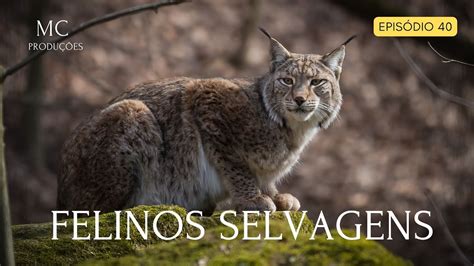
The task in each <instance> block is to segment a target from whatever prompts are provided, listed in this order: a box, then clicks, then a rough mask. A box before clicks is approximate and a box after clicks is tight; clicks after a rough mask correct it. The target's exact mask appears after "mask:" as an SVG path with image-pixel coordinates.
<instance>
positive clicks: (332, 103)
mask: <svg viewBox="0 0 474 266" xmlns="http://www.w3.org/2000/svg"><path fill="white" fill-rule="evenodd" d="M260 30H261V31H262V32H263V33H264V34H265V35H266V36H267V37H268V38H269V39H270V53H271V57H272V61H271V65H270V72H269V73H268V74H267V79H266V84H265V87H264V88H263V98H264V103H265V106H266V108H267V110H268V112H269V113H270V116H271V117H272V119H274V120H275V121H277V122H279V123H282V122H283V121H286V122H289V123H293V124H295V123H296V124H298V123H303V122H306V121H307V122H310V123H314V125H315V126H316V125H319V126H320V127H323V128H327V127H328V126H329V125H330V124H331V122H332V121H333V120H334V119H335V118H336V117H337V114H338V112H339V110H340V108H341V104H342V94H341V91H340V88H339V78H340V76H341V72H342V62H343V60H344V55H345V45H346V44H347V43H348V42H349V41H350V40H352V39H353V38H354V37H355V36H353V37H351V38H350V39H349V40H348V41H346V42H345V43H344V44H342V45H341V46H339V47H338V48H336V49H335V50H333V51H332V52H330V53H328V54H325V55H317V54H296V53H291V52H289V51H288V50H287V49H286V48H285V47H284V46H283V45H282V44H281V43H279V42H278V41H277V40H276V39H274V38H272V37H271V36H270V35H269V34H268V33H267V32H266V31H265V30H263V29H260Z"/></svg>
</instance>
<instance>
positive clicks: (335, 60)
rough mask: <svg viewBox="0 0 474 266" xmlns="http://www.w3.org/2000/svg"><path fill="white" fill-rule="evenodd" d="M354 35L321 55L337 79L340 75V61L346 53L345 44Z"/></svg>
mask: <svg viewBox="0 0 474 266" xmlns="http://www.w3.org/2000/svg"><path fill="white" fill-rule="evenodd" d="M355 37H356V35H354V36H352V37H350V38H349V39H347V41H345V42H344V43H343V44H342V45H341V46H339V47H338V48H336V49H335V50H333V51H332V52H330V53H328V54H326V55H325V56H323V62H324V64H325V65H326V66H327V67H329V69H331V70H332V71H333V72H334V75H335V76H336V79H337V80H339V78H340V77H341V72H342V62H343V61H344V56H345V55H346V45H347V44H348V43H349V42H350V41H352V40H353V39H354V38H355Z"/></svg>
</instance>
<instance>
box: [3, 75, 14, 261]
mask: <svg viewBox="0 0 474 266" xmlns="http://www.w3.org/2000/svg"><path fill="white" fill-rule="evenodd" d="M3 71H4V70H3V67H2V66H0V73H3ZM4 130H5V128H4V127H3V80H0V265H6V266H10V265H15V258H14V256H13V239H12V229H11V222H10V203H9V200H8V182H7V173H6V168H5V154H4V151H5V143H4V142H3V135H4Z"/></svg>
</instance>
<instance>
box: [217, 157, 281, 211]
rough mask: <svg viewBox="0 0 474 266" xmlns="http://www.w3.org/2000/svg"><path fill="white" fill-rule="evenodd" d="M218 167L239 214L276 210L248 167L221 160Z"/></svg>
mask: <svg viewBox="0 0 474 266" xmlns="http://www.w3.org/2000/svg"><path fill="white" fill-rule="evenodd" d="M218 167H219V168H220V172H221V175H222V176H223V177H224V179H225V180H224V181H225V183H226V186H227V189H228V191H229V192H230V195H231V197H232V206H233V207H234V209H235V210H236V211H237V212H242V211H246V210H256V211H272V212H273V211H275V210H276V206H275V204H274V203H273V200H272V199H271V198H270V197H269V196H268V195H266V194H262V193H261V191H260V189H259V187H258V184H257V179H256V178H255V177H254V176H253V175H252V174H251V172H250V171H249V170H248V168H247V167H246V166H244V165H242V164H239V163H235V162H231V161H229V160H225V161H224V160H219V163H218Z"/></svg>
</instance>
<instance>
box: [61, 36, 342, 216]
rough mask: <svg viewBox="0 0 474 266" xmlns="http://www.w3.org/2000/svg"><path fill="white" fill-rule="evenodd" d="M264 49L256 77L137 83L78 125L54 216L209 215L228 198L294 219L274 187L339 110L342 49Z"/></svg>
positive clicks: (290, 204) (285, 197)
mask: <svg viewBox="0 0 474 266" xmlns="http://www.w3.org/2000/svg"><path fill="white" fill-rule="evenodd" d="M268 36H269V35H268ZM269 39H270V43H271V46H270V47H271V49H270V51H271V54H272V61H271V64H270V71H269V72H268V73H266V74H265V75H263V76H262V77H259V78H255V79H222V78H215V79H190V78H173V79H166V80H162V81H158V82H150V83H143V84H140V85H137V86H136V87H134V88H133V89H131V90H129V91H126V92H124V93H123V94H121V95H120V96H118V97H117V98H115V99H113V100H112V101H111V102H110V104H109V105H108V106H107V107H105V108H104V109H103V110H101V111H99V112H97V113H96V114H94V115H93V116H92V117H91V118H90V119H89V120H87V121H85V122H84V123H82V124H81V125H80V126H79V127H78V128H77V129H76V130H75V131H74V132H73V134H72V137H71V138H70V139H69V140H68V141H67V143H66V144H65V148H64V152H63V156H62V171H61V175H60V178H59V186H58V205H59V208H61V209H85V210H102V211H112V210H116V209H122V208H126V207H132V206H135V205H139V204H177V205H181V206H184V207H185V208H187V209H193V210H194V209H197V210H202V211H204V212H205V213H208V214H209V213H212V211H213V210H214V208H215V206H216V204H217V203H218V202H219V201H221V200H223V199H225V198H226V197H230V198H231V201H232V204H233V207H234V208H235V209H237V210H239V211H241V210H275V209H279V210H297V209H299V207H300V204H299V202H298V200H297V199H296V198H295V197H293V196H292V195H290V194H279V193H278V190H277V189H276V185H275V184H276V182H277V181H278V180H279V179H281V178H282V177H283V176H285V175H286V174H287V173H288V172H289V171H290V170H291V168H292V167H293V166H294V165H295V163H296V162H297V160H298V158H299V156H300V154H301V152H302V151H303V148H304V147H305V146H306V145H307V143H308V142H309V140H311V138H312V137H313V136H314V135H315V134H316V133H317V132H318V131H319V130H320V129H321V128H327V127H328V126H329V125H330V124H331V122H332V121H333V120H334V119H335V118H336V116H337V114H338V112H339V110H340V106H341V104H342V96H341V92H340V89H339V77H340V74H341V66H342V61H343V59H344V45H342V46H340V47H339V48H337V49H336V50H334V51H333V52H331V53H329V54H326V55H324V56H320V55H313V54H295V53H290V52H288V51H287V50H286V49H285V48H284V47H283V45H281V44H280V43H279V42H278V41H276V40H275V39H274V38H272V37H270V36H269Z"/></svg>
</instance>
